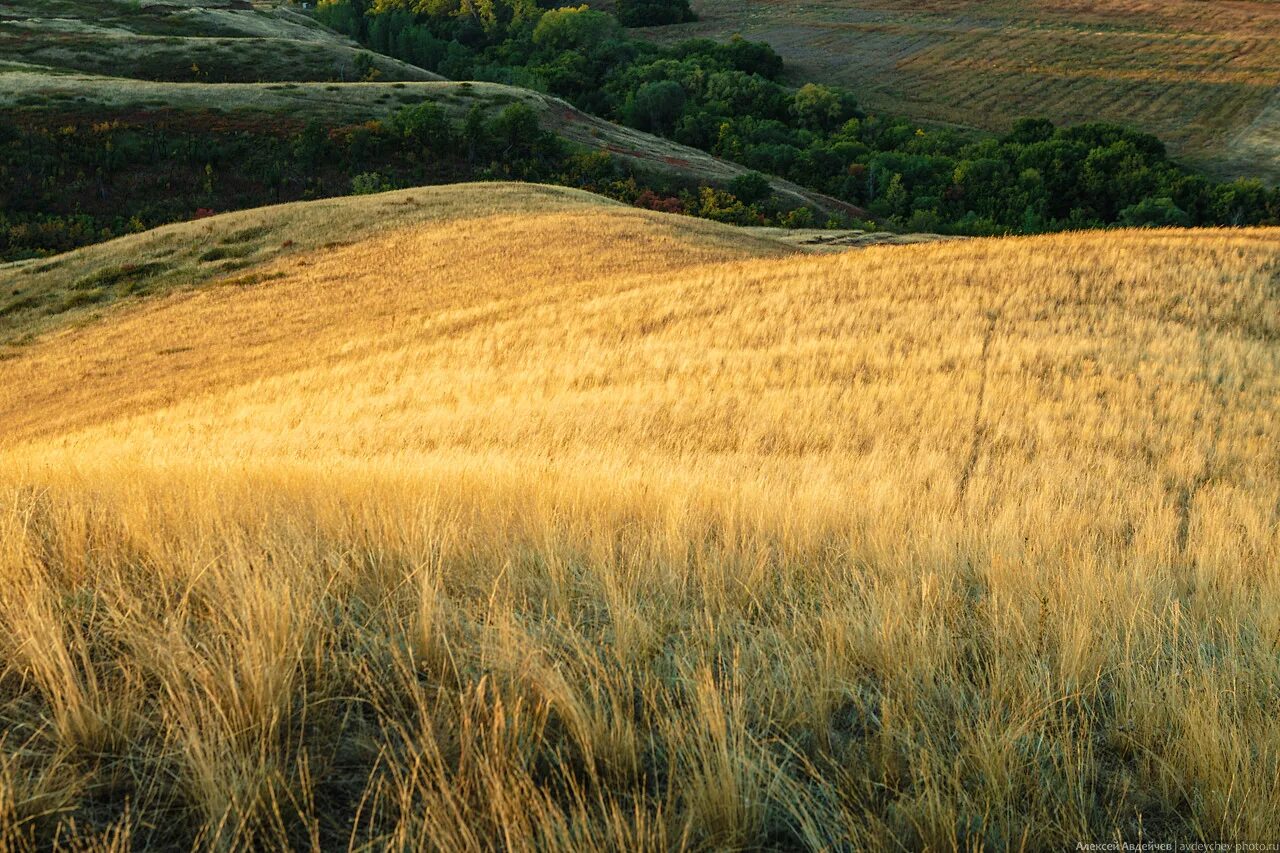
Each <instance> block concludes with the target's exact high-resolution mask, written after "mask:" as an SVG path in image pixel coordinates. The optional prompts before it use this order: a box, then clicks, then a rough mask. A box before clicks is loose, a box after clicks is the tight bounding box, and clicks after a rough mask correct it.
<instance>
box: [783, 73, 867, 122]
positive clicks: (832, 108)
mask: <svg viewBox="0 0 1280 853" xmlns="http://www.w3.org/2000/svg"><path fill="white" fill-rule="evenodd" d="M852 106H853V105H852V104H851V103H846V97H845V96H844V95H842V94H841V93H840V92H837V91H836V90H835V89H832V88H830V87H829V86H823V85H821V84H818V83H806V84H805V85H804V86H801V87H800V91H798V92H796V94H795V97H794V98H793V99H792V102H791V111H792V113H794V114H795V117H796V119H797V120H798V121H799V122H800V124H801V125H802V126H803V127H807V128H809V129H810V130H816V131H820V132H822V133H830V132H831V131H833V130H835V129H836V128H837V127H839V126H840V125H842V124H844V123H845V121H846V120H848V119H849V118H850V117H851V116H850V114H851V113H852V111H853V110H852Z"/></svg>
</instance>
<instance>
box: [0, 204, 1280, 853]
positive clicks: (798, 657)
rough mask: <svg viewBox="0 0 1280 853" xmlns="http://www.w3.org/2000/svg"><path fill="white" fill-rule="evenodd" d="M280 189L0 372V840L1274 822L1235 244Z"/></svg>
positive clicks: (1278, 805) (44, 329)
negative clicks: (317, 194) (333, 232)
mask: <svg viewBox="0 0 1280 853" xmlns="http://www.w3.org/2000/svg"><path fill="white" fill-rule="evenodd" d="M323 204H325V205H327V207H326V208H325V210H326V211H327V213H326V217H325V219H326V221H329V222H331V223H332V222H339V221H341V220H340V219H338V217H340V216H341V215H342V213H341V210H342V208H343V205H352V206H353V207H352V208H351V216H352V221H357V220H358V221H360V222H362V223H366V224H365V226H363V227H364V230H363V231H362V232H361V234H360V238H359V239H353V240H351V241H343V240H337V241H332V242H328V244H327V245H315V246H306V247H302V246H297V245H295V244H294V243H293V242H292V241H293V240H295V239H298V237H297V235H299V234H301V233H304V232H305V231H306V230H307V229H305V228H300V227H299V226H298V223H299V222H302V221H305V220H306V217H307V216H308V215H309V214H308V211H309V210H315V209H316V208H313V207H308V206H306V205H293V206H286V207H282V208H273V209H270V210H264V211H253V212H249V213H243V214H236V215H235V216H236V217H239V218H238V219H235V220H234V222H232V223H231V224H226V223H227V222H228V219H227V218H224V217H217V218H214V219H211V220H205V221H202V222H199V223H192V224H190V225H186V226H180V227H181V228H184V229H188V230H189V232H190V233H189V237H190V238H191V239H199V240H204V241H207V242H208V243H215V242H216V240H215V239H214V238H213V237H212V236H210V235H213V234H214V233H215V232H216V233H218V234H221V233H222V232H221V231H218V229H224V230H226V231H227V232H228V233H242V232H244V230H245V229H248V228H252V229H257V230H255V231H254V232H253V234H254V236H253V239H254V240H255V241H257V242H258V243H259V244H260V245H261V246H262V247H266V248H265V249H263V250H262V251H260V252H259V253H258V254H257V255H254V257H255V258H256V260H255V264H256V265H255V266H253V267H252V268H251V269H250V270H248V272H246V271H245V270H237V271H236V272H235V274H234V278H228V277H227V276H223V277H221V278H219V277H214V278H213V279H212V280H210V281H206V282H205V283H204V284H202V285H201V286H195V284H197V283H198V282H196V281H195V279H191V278H187V279H183V280H182V282H181V286H176V289H175V288H167V289H166V288H156V289H155V292H153V293H150V295H146V296H143V297H140V298H137V299H134V300H130V301H121V302H119V303H116V304H109V305H105V306H104V305H99V306H97V307H94V308H92V309H91V310H89V311H88V312H78V313H77V312H70V313H68V314H67V315H66V316H65V317H64V318H63V319H60V320H57V321H56V323H53V324H52V325H51V324H50V323H51V322H53V321H49V320H48V319H47V318H45V319H42V320H41V321H40V323H41V325H39V326H38V329H39V334H36V335H29V336H27V338H25V339H21V342H20V343H19V344H18V345H14V346H11V347H9V348H8V349H6V350H5V351H4V352H5V361H3V362H2V363H0V367H2V369H0V576H2V577H3V581H2V582H0V623H2V627H3V630H0V727H2V728H3V730H4V732H5V735H4V738H3V740H0V838H3V839H4V841H5V842H6V843H7V844H9V845H10V846H17V847H22V846H26V845H35V846H39V845H43V844H47V843H48V841H49V839H52V838H53V837H54V836H55V834H57V833H59V832H61V833H62V835H63V836H64V837H65V836H67V835H68V833H71V834H79V835H93V836H96V837H98V838H99V840H101V841H102V842H103V843H104V844H105V845H108V846H110V845H115V846H119V847H126V846H129V845H131V844H169V845H177V846H191V845H197V846H202V845H209V844H216V845H222V846H225V847H232V848H235V847H244V848H248V847H254V846H259V847H261V846H270V847H274V846H277V845H279V844H289V845H291V846H295V847H304V848H305V847H316V848H325V849H328V848H331V847H333V846H334V845H338V846H346V845H348V844H356V845H362V844H367V845H370V846H376V847H382V846H384V845H390V846H393V847H396V848H399V849H408V848H416V847H420V846H421V847H427V848H435V849H450V850H461V849H487V848H491V847H494V846H498V845H500V846H502V847H504V848H507V849H534V848H539V849H588V848H610V847H611V848H613V849H629V850H634V849H655V850H656V849H671V848H685V847H699V846H701V847H716V848H738V849H741V848H744V847H752V848H757V847H763V848H769V847H773V848H785V849H793V848H796V847H810V848H833V847H834V848H837V849H840V848H851V849H852V848H872V849H878V848H883V849H896V848H898V847H899V846H906V847H909V848H912V847H921V846H929V847H932V848H935V849H952V848H953V847H971V846H975V845H979V844H985V845H988V846H992V847H1005V846H1009V847H1026V848H1041V847H1045V846H1051V845H1055V846H1056V845H1062V844H1066V843H1072V844H1073V843H1074V841H1075V840H1077V839H1081V838H1086V839H1088V838H1092V839H1100V838H1106V837H1112V836H1115V835H1116V834H1117V833H1120V834H1123V835H1124V836H1125V837H1148V838H1156V837H1170V836H1174V835H1176V836H1178V837H1182V838H1196V837H1202V838H1203V837H1208V838H1221V837H1247V838H1252V839H1262V838H1272V837H1275V832H1276V829H1275V825H1274V823H1273V822H1272V815H1273V814H1274V813H1275V812H1276V810H1277V809H1280V783H1277V779H1280V720H1278V719H1277V717H1276V715H1275V714H1274V701H1275V699H1274V697H1275V696H1276V695H1277V691H1280V658H1277V655H1276V648H1277V644H1278V643H1280V607H1277V606H1276V604H1277V600H1278V595H1280V576H1278V575H1277V573H1276V572H1275V571H1274V569H1275V567H1276V565H1277V561H1278V560H1280V533H1278V530H1280V527H1278V522H1280V518H1278V516H1280V504H1278V503H1277V498H1276V496H1277V494H1280V441H1278V440H1277V427H1280V418H1278V416H1277V403H1278V402H1280V231H1276V230H1271V231H1264V230H1252V231H1249V230H1238V231H1222V232H1137V231H1134V232H1107V233H1090V234H1076V235H1062V236H1053V237H1043V238H1032V239H1018V240H977V241H967V242H957V243H944V244H934V245H922V246H897V247H876V248H870V249H866V250H861V251H852V252H848V253H843V254H835V255H821V256H819V255H806V254H800V253H798V252H797V251H796V250H795V249H794V248H791V247H787V246H784V245H782V244H780V243H776V242H772V241H770V240H768V239H766V238H765V237H762V236H758V235H753V234H751V233H748V232H745V231H740V230H735V229H731V228H728V227H723V226H719V225H715V224H712V223H707V222H701V221H693V220H689V219H684V218H679V217H670V216H664V215H659V214H654V213H649V212H644V211H639V210H636V209H631V208H626V207H622V206H618V205H613V204H610V203H608V202H603V201H601V200H599V199H597V198H595V197H592V196H589V195H586V194H583V193H578V192H574V191H569V190H561V189H550V188H538V187H518V186H515V185H485V186H462V187H452V188H438V189H431V190H414V191H406V192H401V193H393V194H389V195H384V196H376V197H367V198H358V199H351V200H344V201H329V202H324V203H323ZM358 205H362V206H363V207H359V208H356V207H354V206H358ZM369 223H375V224H376V223H381V225H370V224H369ZM199 229H209V231H208V232H207V233H206V234H205V235H204V236H201V234H200V231H199ZM166 233H169V234H170V235H172V234H174V233H177V232H174V231H172V230H171V231H169V232H166ZM127 239H128V240H129V241H132V242H123V241H116V242H114V243H109V244H105V245H103V246H98V247H91V248H89V249H85V250H81V251H80V252H78V253H75V254H74V255H72V256H68V257H67V258H64V259H61V260H60V263H62V264H65V267H64V269H62V270H61V271H60V270H59V268H58V267H57V266H53V267H38V266H37V265H36V264H26V265H22V266H18V267H14V266H10V267H8V268H5V269H3V270H0V283H3V284H4V286H5V287H6V289H12V288H15V287H19V286H22V284H23V282H26V281H29V280H33V279H36V278H38V277H41V276H43V277H50V276H58V275H66V276H68V277H70V276H72V275H73V273H72V272H69V271H68V270H76V272H75V273H74V275H75V276H83V275H86V274H88V270H89V269H91V268H93V267H94V266H95V265H97V266H102V267H107V266H109V265H111V264H119V263H120V261H121V258H124V257H129V258H135V259H139V260H145V259H146V258H147V257H148V252H150V251H153V250H154V251H155V252H156V253H157V255H158V254H159V253H160V252H161V251H164V250H163V248H161V244H162V243H163V242H164V241H166V240H169V241H171V240H172V236H170V237H166V236H165V235H164V234H143V235H138V236H136V237H131V238H127ZM148 241H156V242H155V243H154V245H153V244H152V243H150V242H148ZM286 243H288V244H289V245H288V246H287V247H286V246H285V244H286ZM164 245H168V244H164ZM282 248H287V249H288V251H284V252H281V251H280V249H282ZM113 253H114V254H113ZM36 270H39V271H36ZM250 272H251V273H252V275H249V273H250ZM42 286H47V287H53V286H54V284H51V283H50V282H48V281H46V282H45V284H44V285H42ZM20 317H21V315H19V314H18V313H15V314H14V315H12V317H10V318H9V319H8V321H7V322H10V323H17V322H19V319H20ZM24 322H25V321H24ZM34 328H36V327H33V329H34ZM12 331H13V329H9V330H7V334H8V333H10V332H12ZM8 336H9V337H10V338H13V337H14V335H13V334H8ZM19 337H20V336H19ZM126 803H127V806H126V805H125V804H126ZM73 819H74V822H75V823H74V826H72V825H71V824H70V823H69V822H70V821H72V820H73ZM69 827H70V828H69Z"/></svg>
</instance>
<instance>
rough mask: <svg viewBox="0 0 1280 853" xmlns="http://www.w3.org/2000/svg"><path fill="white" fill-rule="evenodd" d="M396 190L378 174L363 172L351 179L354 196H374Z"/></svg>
mask: <svg viewBox="0 0 1280 853" xmlns="http://www.w3.org/2000/svg"><path fill="white" fill-rule="evenodd" d="M393 189H395V186H394V185H393V184H392V183H391V182H390V181H389V180H387V179H386V178H384V177H383V176H382V175H380V174H379V173H377V172H363V173H361V174H359V175H356V176H355V177H354V178H352V179H351V194H352V195H373V194H374V193H384V192H387V191H388V190H393Z"/></svg>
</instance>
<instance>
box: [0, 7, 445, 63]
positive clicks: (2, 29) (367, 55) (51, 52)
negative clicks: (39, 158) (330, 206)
mask: <svg viewBox="0 0 1280 853" xmlns="http://www.w3.org/2000/svg"><path fill="white" fill-rule="evenodd" d="M241 5H247V4H241ZM3 12H4V13H3V14H0V56H3V57H4V58H5V59H7V60H10V61H18V62H25V63H29V64H34V65H40V66H46V67H49V68H53V69H58V70H62V71H78V72H86V73H90V74H101V75H106V76H110V77H128V78H135V79H142V80H155V81H169V82H179V83H192V82H197V83H199V82H205V83H210V82H211V83H258V82H279V81H321V82H323V81H338V82H350V81H356V80H360V79H361V78H362V76H364V74H365V73H367V72H370V71H371V72H373V73H374V74H375V75H376V79H379V80H384V81H395V80H439V79H440V77H439V75H436V74H431V73H429V72H427V71H423V70H422V69H421V68H417V67H415V66H412V65H409V64H407V63H404V62H400V61H399V60H396V59H392V58H390V57H386V56H381V55H379V54H375V53H371V52H369V51H366V50H363V49H361V48H360V47H359V46H358V45H356V44H355V43H354V42H352V41H350V40H348V39H345V38H343V37H341V36H339V35H338V34H337V33H334V32H333V31H331V30H328V29H326V28H325V27H322V26H320V25H319V24H317V23H316V22H315V21H313V20H311V19H310V18H308V17H306V16H305V15H303V14H301V13H300V12H297V11H296V10H291V9H289V8H288V7H286V6H283V5H279V4H271V5H265V4H264V5H262V6H261V7H260V8H239V7H238V6H236V4H231V3H227V2H218V0H204V2H201V3H168V2H166V3H160V2H151V3H137V4H132V3H127V2H121V0H94V2H86V0H52V2H50V0H16V2H11V3H8V4H6V5H5V8H4V10H3ZM361 55H363V57H364V59H365V61H367V62H368V66H367V69H366V70H365V71H362V70H361V66H360V63H359V62H358V58H359V57H360V56H361Z"/></svg>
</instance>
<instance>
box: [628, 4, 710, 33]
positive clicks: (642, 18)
mask: <svg viewBox="0 0 1280 853" xmlns="http://www.w3.org/2000/svg"><path fill="white" fill-rule="evenodd" d="M617 15H618V20H619V21H621V22H622V25H623V26H624V27H662V26H666V25H668V24H683V23H686V22H688V21H696V20H697V16H696V15H694V14H693V9H691V8H689V0H618V10H617Z"/></svg>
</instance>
